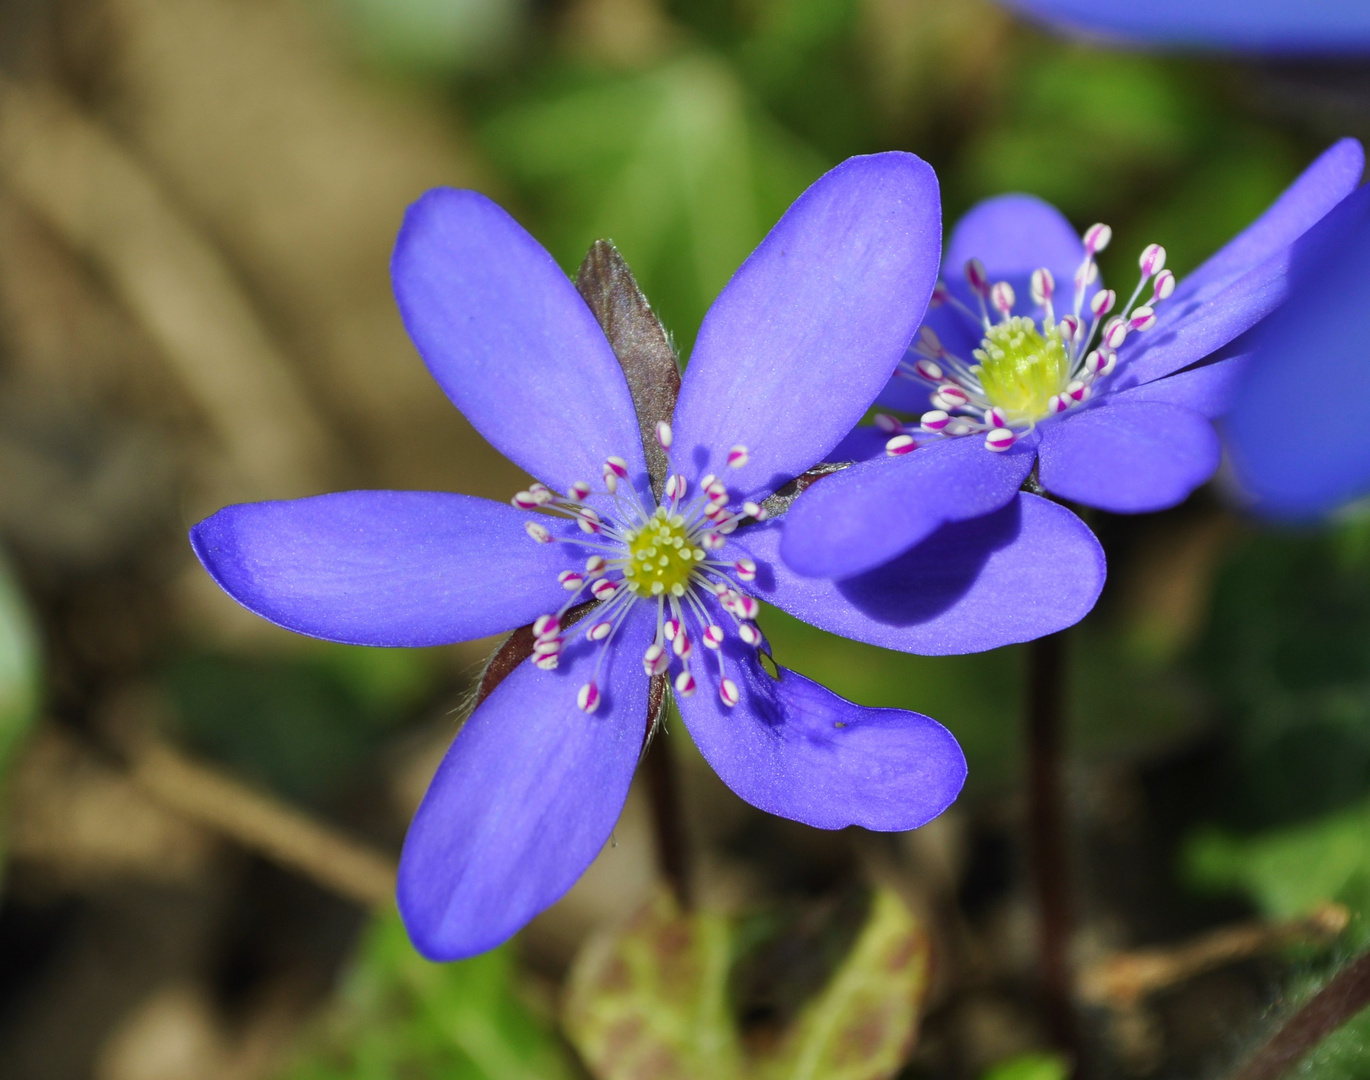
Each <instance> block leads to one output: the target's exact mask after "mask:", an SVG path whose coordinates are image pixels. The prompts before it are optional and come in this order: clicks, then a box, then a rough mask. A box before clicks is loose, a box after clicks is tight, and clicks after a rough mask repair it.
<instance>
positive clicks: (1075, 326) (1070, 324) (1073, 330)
mask: <svg viewBox="0 0 1370 1080" xmlns="http://www.w3.org/2000/svg"><path fill="white" fill-rule="evenodd" d="M1083 328H1084V323H1083V322H1081V321H1080V320H1079V319H1077V318H1076V317H1075V316H1074V315H1066V316H1063V317H1062V319H1061V322H1060V324H1059V325H1058V327H1057V329H1059V330H1060V331H1061V336H1062V337H1063V338H1065V339H1066V340H1067V341H1074V340H1075V339H1076V338H1077V337H1079V336H1080V331H1081V330H1082V329H1083Z"/></svg>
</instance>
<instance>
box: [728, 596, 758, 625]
mask: <svg viewBox="0 0 1370 1080" xmlns="http://www.w3.org/2000/svg"><path fill="white" fill-rule="evenodd" d="M733 610H734V611H735V612H736V613H737V616H738V618H740V619H746V620H748V621H749V622H750V621H751V620H752V619H755V618H756V617H757V616H758V615H760V614H761V605H760V604H759V603H757V602H756V599H755V597H751V596H747V595H746V594H744V593H739V594H738V596H737V599H736V600H735V601H733Z"/></svg>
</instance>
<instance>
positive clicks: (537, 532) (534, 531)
mask: <svg viewBox="0 0 1370 1080" xmlns="http://www.w3.org/2000/svg"><path fill="white" fill-rule="evenodd" d="M524 529H525V530H526V531H527V533H528V535H529V536H531V537H532V538H533V539H534V540H536V541H537V542H538V543H539V544H550V543H551V542H552V540H553V539H554V538H553V536H552V534H551V533H549V532H548V531H547V530H546V528H544V527H543V526H541V525H539V524H538V523H537V522H536V521H530V522H528V524H526V525H525V526H524Z"/></svg>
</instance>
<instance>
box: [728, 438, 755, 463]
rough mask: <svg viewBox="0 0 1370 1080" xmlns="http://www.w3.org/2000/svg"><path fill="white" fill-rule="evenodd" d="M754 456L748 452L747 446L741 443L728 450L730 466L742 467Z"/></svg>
mask: <svg viewBox="0 0 1370 1080" xmlns="http://www.w3.org/2000/svg"><path fill="white" fill-rule="evenodd" d="M751 459H752V456H751V454H750V453H748V452H747V448H746V447H745V446H743V445H742V444H741V443H738V445H737V446H734V447H733V448H732V449H731V450H729V451H728V468H730V469H740V468H742V466H743V465H745V464H747V462H749V461H751Z"/></svg>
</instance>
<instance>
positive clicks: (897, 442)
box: [885, 413, 946, 461]
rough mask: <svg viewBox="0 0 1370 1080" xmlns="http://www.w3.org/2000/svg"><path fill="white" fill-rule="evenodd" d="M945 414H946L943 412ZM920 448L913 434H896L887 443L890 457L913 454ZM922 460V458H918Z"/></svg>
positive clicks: (886, 446) (886, 447) (886, 451)
mask: <svg viewBox="0 0 1370 1080" xmlns="http://www.w3.org/2000/svg"><path fill="white" fill-rule="evenodd" d="M942 415H943V416H945V415H946V414H945V413H943V414H942ZM917 449H918V444H917V443H916V442H914V441H913V436H912V435H896V436H895V437H894V438H892V439H890V440H889V442H887V443H885V453H886V454H888V455H889V456H890V457H903V456H904V455H905V454H912V453H913V452H914V451H915V450H917ZM918 460H919V461H922V460H923V459H922V458H919V459H918Z"/></svg>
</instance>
